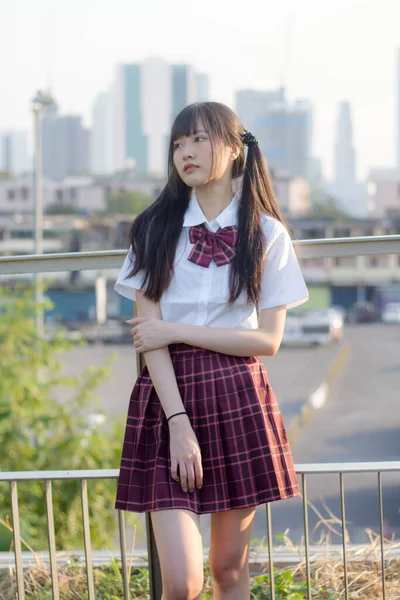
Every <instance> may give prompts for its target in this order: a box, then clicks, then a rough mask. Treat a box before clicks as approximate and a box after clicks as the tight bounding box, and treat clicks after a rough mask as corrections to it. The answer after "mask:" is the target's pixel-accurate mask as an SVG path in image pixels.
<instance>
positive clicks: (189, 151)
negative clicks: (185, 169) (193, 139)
mask: <svg viewBox="0 0 400 600" xmlns="http://www.w3.org/2000/svg"><path fill="white" fill-rule="evenodd" d="M193 156H194V149H193V146H192V144H185V147H184V149H183V158H184V160H188V159H189V158H193Z"/></svg>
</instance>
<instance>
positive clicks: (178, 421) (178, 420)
mask: <svg viewBox="0 0 400 600" xmlns="http://www.w3.org/2000/svg"><path fill="white" fill-rule="evenodd" d="M188 422H189V417H188V415H187V413H186V412H182V413H181V412H179V414H176V415H171V417H170V418H169V419H168V420H167V424H168V426H169V428H170V429H174V428H176V427H178V428H179V427H182V425H183V424H187V423H188Z"/></svg>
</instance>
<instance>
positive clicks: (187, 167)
mask: <svg viewBox="0 0 400 600" xmlns="http://www.w3.org/2000/svg"><path fill="white" fill-rule="evenodd" d="M195 169H197V165H193V164H191V163H189V164H187V165H185V167H184V169H183V170H184V172H185V173H193V171H194V170H195Z"/></svg>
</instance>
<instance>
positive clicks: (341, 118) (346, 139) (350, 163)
mask: <svg viewBox="0 0 400 600" xmlns="http://www.w3.org/2000/svg"><path fill="white" fill-rule="evenodd" d="M334 180H335V181H337V182H340V183H353V182H354V181H355V180H356V176H355V150H354V144H353V124H352V120H351V109H350V103H349V102H341V104H340V105H339V114H338V119H337V125H336V143H335V165H334Z"/></svg>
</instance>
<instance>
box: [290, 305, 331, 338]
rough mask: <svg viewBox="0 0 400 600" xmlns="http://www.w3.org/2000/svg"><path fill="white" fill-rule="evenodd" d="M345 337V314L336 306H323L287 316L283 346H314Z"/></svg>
mask: <svg viewBox="0 0 400 600" xmlns="http://www.w3.org/2000/svg"><path fill="white" fill-rule="evenodd" d="M342 337H343V314H341V312H340V311H338V310H336V309H334V308H323V309H318V310H311V311H307V312H304V314H296V315H291V314H290V313H288V315H287V317H286V324H285V329H284V332H283V338H282V345H283V346H289V345H293V346H300V345H304V346H313V345H320V344H329V343H330V342H331V341H333V340H334V341H339V340H341V339H342Z"/></svg>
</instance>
